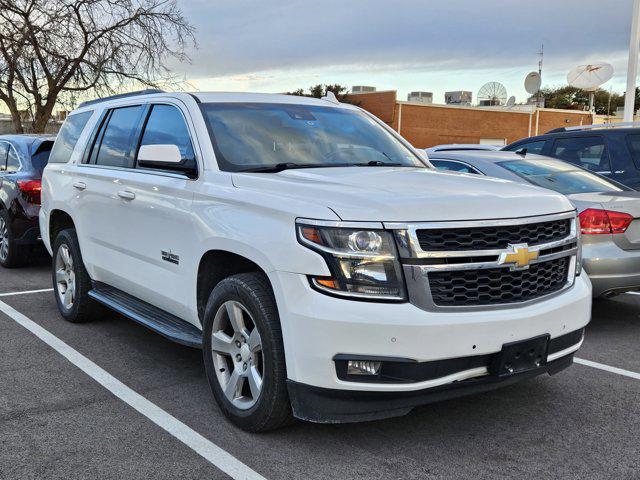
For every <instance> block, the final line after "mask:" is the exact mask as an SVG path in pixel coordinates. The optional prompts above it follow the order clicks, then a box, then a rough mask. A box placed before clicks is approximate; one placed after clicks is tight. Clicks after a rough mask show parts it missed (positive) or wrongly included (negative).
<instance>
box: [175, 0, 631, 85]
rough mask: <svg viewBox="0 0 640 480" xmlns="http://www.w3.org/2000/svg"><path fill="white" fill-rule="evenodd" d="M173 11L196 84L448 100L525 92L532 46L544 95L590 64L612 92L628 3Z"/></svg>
mask: <svg viewBox="0 0 640 480" xmlns="http://www.w3.org/2000/svg"><path fill="white" fill-rule="evenodd" d="M179 3H180V6H181V8H182V9H183V12H184V13H185V15H186V16H187V17H188V18H189V19H190V20H191V21H192V22H193V23H194V24H195V26H196V27H197V38H198V43H199V49H198V50H196V51H192V52H191V54H190V55H191V58H192V62H191V63H190V64H181V65H179V66H176V68H175V69H176V70H177V71H179V72H180V73H184V74H185V75H187V77H188V78H190V79H193V80H194V81H195V82H196V83H198V82H199V83H201V84H206V83H207V82H206V81H205V80H204V79H218V80H220V81H223V83H224V84H225V85H227V84H230V85H233V84H234V82H233V80H232V79H236V80H237V81H236V82H235V84H237V85H239V86H242V87H248V88H250V87H251V86H252V85H253V86H261V87H265V88H267V86H272V87H273V88H274V89H275V91H279V90H285V89H293V88H296V87H299V86H306V84H303V83H294V81H296V79H298V80H297V81H301V80H302V79H313V78H316V77H317V78H319V81H321V82H325V83H326V82H330V81H337V80H335V79H344V82H345V83H346V84H348V85H352V84H354V83H356V81H355V78H362V79H363V80H367V79H369V81H367V82H365V83H371V84H374V85H378V84H379V83H380V82H385V81H386V79H387V78H391V79H393V77H394V76H395V77H396V78H398V82H399V83H401V84H402V85H404V84H406V85H408V82H409V81H410V79H411V78H415V79H416V82H417V81H418V80H419V81H424V82H427V81H428V82H429V85H426V84H425V85H424V89H427V90H436V91H438V90H439V89H445V88H447V87H445V86H444V85H445V81H444V80H443V78H444V77H446V79H447V81H446V83H447V84H450V85H452V84H456V85H453V86H452V87H451V88H452V89H453V88H467V89H471V88H472V86H464V85H463V84H464V82H463V81H462V80H463V79H465V77H469V78H477V80H475V84H477V83H479V82H481V80H480V75H481V74H482V75H483V78H485V79H486V80H502V81H505V82H507V83H508V82H512V83H513V85H516V83H517V84H518V86H514V87H513V88H514V89H516V90H518V92H520V93H523V91H522V88H521V87H520V86H519V85H521V79H522V78H524V75H526V73H527V72H528V71H530V70H534V69H535V68H536V66H537V61H538V57H537V55H536V52H537V51H538V50H539V48H540V44H541V43H542V42H544V45H545V47H544V48H545V74H544V78H545V84H547V83H550V84H558V83H563V82H564V81H565V80H564V75H566V72H567V71H568V70H569V69H570V68H571V67H573V66H575V65H577V64H579V63H585V62H589V61H596V60H598V61H609V62H612V63H614V66H615V67H616V71H617V72H616V73H617V77H616V80H615V81H616V82H617V83H616V86H619V85H622V86H623V87H624V81H623V80H622V77H623V76H624V73H625V72H624V70H625V69H626V49H627V48H628V38H629V37H628V36H629V27H630V25H629V24H630V18H629V17H630V12H631V7H632V0H613V1H611V0H609V1H607V2H602V1H601V0H562V1H558V0H537V1H536V2H524V1H521V0H473V1H472V0H427V1H425V0H423V1H418V0H396V1H394V2H392V1H389V0H351V1H348V2H344V0H342V1H337V0H325V1H324V2H309V1H302V0H300V1H299V0H269V1H257V0H216V1H213V0H211V1H207V0H190V1H189V0H179ZM469 72H473V73H469ZM251 75H253V77H251ZM331 75H333V77H332V78H331V79H330V78H327V77H328V76H331ZM441 77H443V78H441ZM325 78H326V80H325ZM352 78H353V79H354V80H351V79H352ZM516 79H517V82H516ZM475 84H474V85H473V88H476V87H475ZM402 85H401V86H399V87H398V88H400V89H402V88H403V87H402ZM432 85H433V86H432ZM378 86H379V85H378ZM408 88H411V89H418V88H420V85H415V86H414V87H408Z"/></svg>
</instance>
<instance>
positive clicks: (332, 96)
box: [321, 90, 340, 103]
mask: <svg viewBox="0 0 640 480" xmlns="http://www.w3.org/2000/svg"><path fill="white" fill-rule="evenodd" d="M321 100H326V101H327V102H331V103H340V101H339V100H338V99H337V98H336V94H335V93H333V92H332V91H330V90H327V93H326V94H325V96H324V97H322V98H321Z"/></svg>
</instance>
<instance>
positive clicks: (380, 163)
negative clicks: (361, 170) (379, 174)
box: [351, 160, 409, 167]
mask: <svg viewBox="0 0 640 480" xmlns="http://www.w3.org/2000/svg"><path fill="white" fill-rule="evenodd" d="M351 165H353V166H354V167H399V166H402V165H404V164H402V163H399V162H383V161H382V160H371V161H370V162H367V163H352V164H351ZM407 166H409V165H407Z"/></svg>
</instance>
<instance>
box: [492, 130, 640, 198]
mask: <svg viewBox="0 0 640 480" xmlns="http://www.w3.org/2000/svg"><path fill="white" fill-rule="evenodd" d="M523 148H526V149H527V153H537V154H540V155H547V156H549V157H555V158H558V159H560V160H564V161H565V162H569V163H573V164H575V165H579V166H581V167H583V168H586V169H588V170H591V171H593V172H597V173H599V174H601V175H606V176H607V177H609V178H612V179H614V180H616V181H618V182H620V183H623V184H624V185H627V186H629V187H631V188H634V189H636V190H640V128H638V127H636V128H633V127H622V126H621V127H618V126H616V124H609V125H593V126H592V125H587V126H584V127H567V128H557V129H555V130H551V131H549V132H547V133H545V134H544V135H538V136H536V137H529V138H523V139H522V140H518V141H517V142H513V143H511V144H509V145H507V146H506V147H504V148H503V150H509V151H518V150H521V149H523Z"/></svg>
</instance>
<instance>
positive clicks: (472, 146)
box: [424, 143, 500, 155]
mask: <svg viewBox="0 0 640 480" xmlns="http://www.w3.org/2000/svg"><path fill="white" fill-rule="evenodd" d="M451 150H491V151H494V150H500V147H498V146H496V145H482V144H479V143H450V144H443V145H436V146H435V147H430V148H425V150H424V151H425V152H426V153H427V155H428V154H430V153H435V152H449V151H451Z"/></svg>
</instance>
